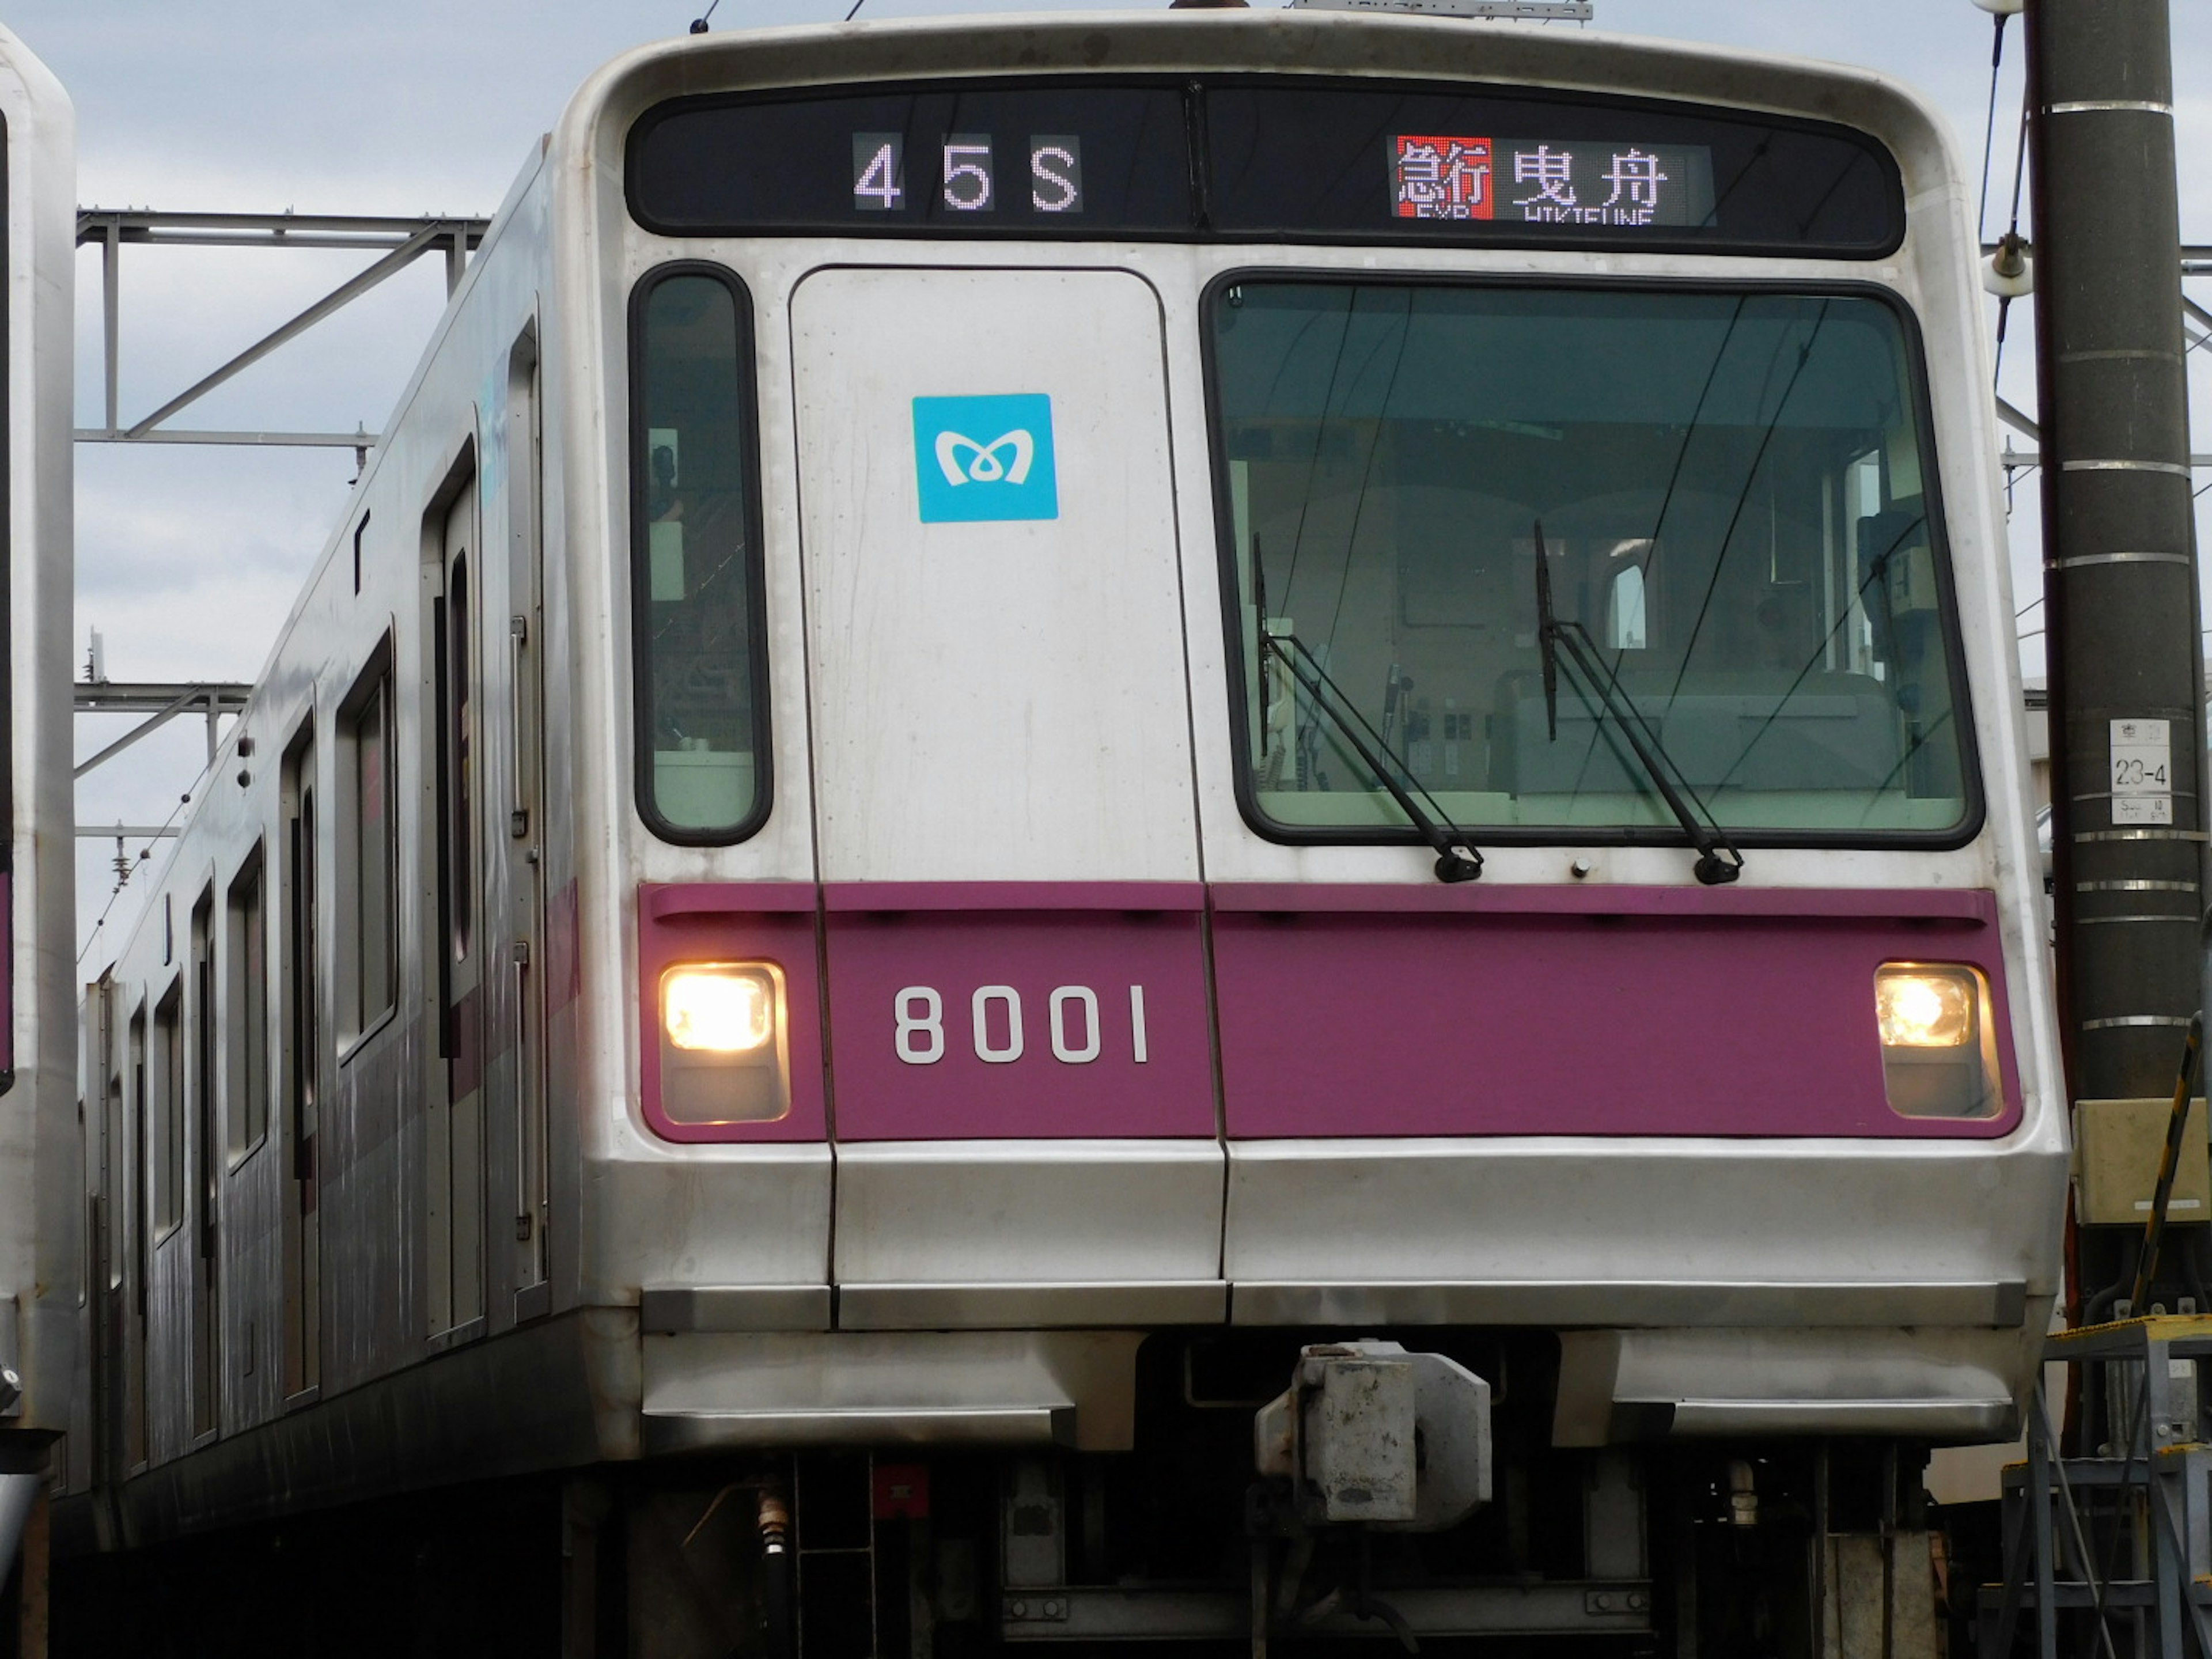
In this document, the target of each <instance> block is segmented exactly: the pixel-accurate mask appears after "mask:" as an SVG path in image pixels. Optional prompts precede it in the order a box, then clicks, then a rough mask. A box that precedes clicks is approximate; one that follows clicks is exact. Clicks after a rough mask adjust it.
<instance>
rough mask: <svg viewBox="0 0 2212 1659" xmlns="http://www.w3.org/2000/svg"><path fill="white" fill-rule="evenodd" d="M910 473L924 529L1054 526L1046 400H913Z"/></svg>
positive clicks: (1056, 512) (1032, 396)
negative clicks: (1025, 522)
mask: <svg viewBox="0 0 2212 1659" xmlns="http://www.w3.org/2000/svg"><path fill="white" fill-rule="evenodd" d="M914 471H915V495H916V497H917V499H918V501H919V503H920V506H921V521H922V522H923V523H924V524H963V523H964V524H974V523H981V522H984V521H987V520H1010V519H1056V518H1058V517H1059V516H1060V483H1059V478H1058V477H1057V475H1056V473H1055V472H1054V466H1053V453H1052V399H1051V398H1048V397H1047V396H1045V395H1044V394H1043V393H1042V392H1017V393H1013V394H1012V395H1009V396H1006V397H999V398H915V400H914Z"/></svg>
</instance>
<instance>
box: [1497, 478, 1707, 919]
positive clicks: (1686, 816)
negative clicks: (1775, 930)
mask: <svg viewBox="0 0 2212 1659" xmlns="http://www.w3.org/2000/svg"><path fill="white" fill-rule="evenodd" d="M1561 647H1565V651H1566V653H1567V661H1568V664H1569V665H1570V666H1571V667H1572V668H1573V669H1574V671H1575V672H1576V673H1577V675H1579V676H1580V677H1581V678H1582V679H1583V682H1584V683H1585V684H1588V685H1589V688H1590V690H1591V692H1592V693H1593V694H1594V695H1595V696H1596V698H1597V700H1598V702H1599V703H1600V704H1601V707H1602V708H1603V709H1604V712H1605V713H1606V714H1610V715H1611V716H1612V717H1613V726H1614V729H1615V730H1617V731H1618V732H1620V735H1621V736H1622V737H1624V738H1626V739H1627V740H1628V746H1629V747H1630V748H1631V749H1632V750H1635V752H1636V758H1637V761H1638V763H1639V764H1641V765H1642V767H1643V768H1644V775H1646V776H1648V777H1649V778H1650V780H1651V783H1652V787H1654V788H1655V789H1656V790H1657V791H1658V793H1659V799H1661V800H1662V801H1664V802H1665V803H1666V804H1667V810H1668V811H1670V812H1672V813H1673V814H1674V821H1675V822H1676V823H1680V825H1681V826H1682V831H1683V833H1684V834H1685V835H1686V836H1689V838H1690V844H1691V845H1692V846H1693V847H1695V848H1697V849H1698V862H1697V864H1696V866H1694V868H1693V869H1692V872H1691V873H1692V874H1693V875H1695V876H1696V877H1697V878H1698V879H1699V881H1701V882H1703V883H1704V884H1705V885H1706V886H1708V887H1721V886H1725V885H1726V884H1728V883H1729V882H1732V881H1734V880H1735V878H1737V877H1738V876H1740V875H1741V874H1742V873H1743V854H1742V853H1741V852H1740V851H1738V850H1737V848H1736V845H1735V842H1732V841H1730V840H1729V836H1728V831H1727V830H1725V829H1722V828H1721V826H1720V821H1719V820H1718V819H1717V818H1716V817H1713V814H1712V810H1711V808H1710V807H1708V806H1707V805H1705V802H1704V801H1703V800H1702V799H1699V795H1698V792H1697V791H1696V790H1695V789H1693V788H1692V787H1691V786H1690V781H1689V779H1688V778H1687V777H1686V776H1684V775H1683V773H1682V769H1681V768H1680V766H1678V765H1677V764H1675V762H1674V757H1673V756H1671V755H1669V754H1668V752H1667V749H1666V745H1665V744H1662V743H1661V742H1660V741H1659V734H1658V733H1657V732H1655V731H1653V730H1652V729H1651V724H1650V721H1649V720H1645V719H1644V714H1643V711H1642V710H1640V709H1639V708H1637V706H1636V704H1635V702H1633V701H1632V699H1631V698H1630V697H1629V696H1628V694H1627V693H1626V692H1625V691H1623V690H1621V689H1620V676H1619V673H1618V671H1616V670H1614V669H1612V668H1609V667H1607V666H1606V665H1605V664H1604V663H1603V662H1602V661H1601V659H1600V657H1599V653H1598V649H1597V645H1596V642H1595V641H1593V640H1592V639H1591V638H1590V636H1589V629H1587V628H1585V627H1583V624H1582V623H1579V622H1561V621H1560V620H1559V618H1558V617H1556V616H1554V615H1553V612H1552V573H1551V570H1550V568H1549V566H1548V563H1547V560H1546V558H1545V555H1544V526H1543V521H1542V520H1538V521H1537V523H1536V648H1537V651H1538V653H1539V654H1540V655H1541V658H1542V659H1543V665H1544V718H1545V720H1546V722H1547V725H1548V726H1549V728H1550V732H1551V738H1552V741H1553V742H1554V743H1556V742H1558V741H1559V690H1558V662H1559V650H1560V648H1561ZM1692 801H1696V802H1697V808H1696V810H1695V811H1692V809H1691V805H1690V803H1691V802H1692ZM1723 855H1725V856H1723Z"/></svg>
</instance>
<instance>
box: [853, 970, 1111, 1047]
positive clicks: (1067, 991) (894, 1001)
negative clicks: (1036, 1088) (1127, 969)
mask: <svg viewBox="0 0 2212 1659" xmlns="http://www.w3.org/2000/svg"><path fill="white" fill-rule="evenodd" d="M968 1025H969V1033H970V1035H971V1036H972V1039H973V1042H974V1044H975V1058H976V1059H978V1060H981V1061H983V1062H984V1063H985V1064H986V1065H990V1066H1006V1065H1011V1064H1012V1062H1013V1061H1015V1060H1019V1059H1020V1058H1021V1057H1022V1055H1023V1054H1024V1052H1025V1050H1026V1048H1027V1040H1026V1037H1025V1036H1024V1029H1023V1017H1022V994H1021V993H1020V992H1019V991H1017V990H1016V989H1015V988H1014V987H1012V986H1011V985H979V986H977V987H975V993H974V994H972V995H971V996H969V999H968ZM1044 1026H1045V1033H1046V1035H1047V1036H1048V1037H1049V1038H1050V1040H1051V1043H1052V1057H1053V1058H1054V1060H1059V1061H1060V1063H1061V1064H1062V1065H1064V1066H1088V1065H1090V1064H1091V1062H1092V1061H1093V1060H1097V1058H1098V1057H1099V1055H1100V1054H1101V1053H1102V1052H1103V1050H1104V1048H1105V1036H1106V1033H1105V1026H1104V1024H1103V1022H1102V1021H1101V1020H1100V1018H1099V1014H1098V994H1097V992H1096V991H1094V990H1092V989H1091V987H1089V986H1088V985H1063V986H1060V987H1059V988H1057V989H1056V990H1054V992H1053V994H1051V995H1050V996H1049V997H1048V998H1047V999H1046V1000H1045V1018H1044ZM891 1046H892V1047H893V1048H896V1050H897V1051H898V1057H899V1058H900V1059H901V1060H904V1061H905V1062H906V1063H907V1064H908V1065H909V1066H934V1065H935V1064H937V1062H938V1061H939V1060H942V1059H944V1058H945V999H944V998H943V997H942V996H940V995H939V994H938V992H937V989H936V987H933V986H929V985H909V986H908V987H905V988H904V989H903V990H901V991H900V992H898V993H897V994H896V995H895V996H893V997H892V998H891ZM1129 1058H1130V1059H1131V1060H1133V1061H1135V1062H1136V1063H1137V1064H1138V1065H1139V1066H1142V1065H1143V1064H1145V1062H1146V1059H1147V1058H1148V1056H1147V1054H1146V1038H1145V987H1143V986H1141V985H1132V986H1131V987H1129Z"/></svg>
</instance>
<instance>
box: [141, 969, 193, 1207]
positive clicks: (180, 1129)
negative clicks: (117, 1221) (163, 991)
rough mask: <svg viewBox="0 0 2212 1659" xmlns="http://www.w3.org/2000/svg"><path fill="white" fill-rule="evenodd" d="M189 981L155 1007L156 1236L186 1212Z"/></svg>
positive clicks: (153, 1183)
mask: <svg viewBox="0 0 2212 1659" xmlns="http://www.w3.org/2000/svg"><path fill="white" fill-rule="evenodd" d="M184 1016H185V984H184V980H183V978H182V977H181V976H179V978H178V980H177V981H176V982H175V983H173V984H172V985H171V986H170V987H169V989H168V994H167V995H166V996H164V997H163V998H162V999H161V1002H160V1003H159V1004H158V1005H157V1006H155V1010H154V1067H153V1069H154V1079H153V1082H154V1094H155V1098H154V1102H153V1110H152V1112H151V1113H150V1116H151V1118H152V1120H153V1130H154V1135H153V1144H152V1146H151V1147H150V1148H149V1152H150V1153H151V1162H152V1164H153V1169H152V1170H151V1171H150V1172H149V1173H150V1175H151V1177H152V1179H151V1182H149V1184H150V1185H151V1186H152V1188H153V1189H154V1237H155V1241H156V1242H159V1241H160V1240H161V1239H165V1238H167V1237H168V1236H169V1235H170V1234H171V1233H173V1232H174V1231H176V1230H177V1228H178V1227H179V1225H181V1224H182V1223H183V1221H184V1218H185V1030H184Z"/></svg>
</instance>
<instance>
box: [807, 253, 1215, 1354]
mask: <svg viewBox="0 0 2212 1659" xmlns="http://www.w3.org/2000/svg"><path fill="white" fill-rule="evenodd" d="M792 330H793V359H794V364H793V368H794V375H795V380H796V389H797V403H798V441H799V477H800V494H801V510H802V515H803V518H802V532H801V534H802V562H803V564H804V567H805V583H806V599H807V620H808V629H809V641H808V647H809V653H810V663H809V667H810V675H809V684H810V688H811V708H810V709H809V714H810V717H811V733H812V740H813V744H814V757H813V758H814V777H815V790H816V804H817V805H816V810H817V825H818V835H819V858H820V869H821V872H822V880H823V888H824V902H825V907H826V922H827V926H826V934H825V943H824V948H825V951H826V955H827V962H828V989H829V1035H830V1047H831V1055H832V1068H831V1070H832V1076H833V1077H834V1079H835V1086H836V1099H835V1103H834V1104H835V1113H836V1117H835V1121H836V1139H837V1142H838V1162H837V1206H838V1207H837V1220H836V1261H835V1263H834V1271H835V1273H836V1277H837V1279H838V1281H839V1283H840V1284H841V1285H842V1287H843V1288H842V1291H841V1302H840V1314H839V1319H840V1322H841V1323H842V1324H846V1325H852V1326H869V1325H878V1326H896V1325H901V1324H908V1323H931V1322H935V1323H945V1322H951V1323H962V1322H990V1321H992V1320H994V1319H998V1318H1006V1317H1037V1318H1042V1319H1043V1320H1044V1321H1045V1322H1054V1321H1055V1320H1058V1319H1060V1318H1062V1317H1066V1318H1068V1319H1070V1320H1073V1319H1076V1318H1079V1317H1080V1316H1083V1315H1082V1314H1081V1313H1080V1312H1079V1308H1089V1307H1091V1304H1086V1303H1084V1301H1083V1297H1084V1296H1085V1295H1086V1294H1091V1293H1093V1292H1096V1293H1097V1295H1103V1296H1105V1297H1109V1299H1110V1298H1112V1297H1120V1298H1121V1299H1120V1300H1113V1301H1111V1306H1112V1308H1113V1309H1114V1310H1116V1311H1115V1316H1128V1317H1144V1316H1152V1313H1148V1312H1147V1311H1146V1310H1152V1312H1158V1309H1159V1308H1160V1307H1161V1306H1162V1305H1164V1304H1163V1303H1162V1297H1166V1298H1167V1300H1169V1301H1173V1300H1174V1299H1175V1297H1176V1295H1177V1294H1178V1293H1188V1294H1185V1295H1184V1297H1183V1299H1184V1301H1185V1302H1188V1300H1189V1297H1190V1296H1191V1295H1194V1296H1195V1297H1197V1299H1198V1302H1199V1304H1201V1305H1203V1306H1205V1307H1211V1308H1213V1309H1214V1310H1215V1316H1218V1294H1217V1291H1218V1255H1219V1232H1220V1228H1219V1223H1220V1182H1221V1163H1220V1158H1221V1154H1220V1152H1219V1149H1218V1144H1217V1142H1216V1140H1215V1138H1214V1137H1215V1110H1214V1099H1213V1090H1212V1062H1211V1048H1210V1043H1209V1037H1208V1031H1207V1022H1206V992H1205V975H1204V956H1203V946H1202V940H1201V931H1200V924H1201V916H1202V906H1201V897H1200V894H1201V889H1200V867H1199V859H1198V835H1197V817H1196V808H1195V805H1194V799H1193V792H1192V780H1191V758H1190V708H1189V702H1188V690H1187V674H1186V671H1185V667H1184V654H1183V642H1182V612H1181V608H1180V606H1181V590H1180V585H1179V582H1178V580H1177V574H1176V572H1177V555H1176V532H1175V515H1174V491H1173V485H1172V481H1171V477H1170V468H1169V440H1168V424H1167V391H1166V373H1165V366H1164V357H1163V349H1162V331H1161V316H1160V306H1159V301H1158V296H1157V295H1155V294H1154V293H1153V291H1152V289H1151V287H1150V286H1149V285H1148V284H1147V283H1146V282H1145V281H1144V280H1143V279H1142V278H1140V277H1139V276H1135V275H1133V274H1131V273H1128V272H1126V271H1113V270H1034V271H1024V270H881V269H878V270H853V269H843V270H823V271H817V272H816V273H815V274H813V275H811V276H808V277H807V278H806V279H805V281H804V282H803V283H800V285H799V288H798V289H797V292H796V294H795V295H794V298H793V306H792ZM982 1216H988V1217H989V1218H991V1225H989V1226H987V1227H979V1226H978V1225H976V1222H977V1218H979V1217H982ZM1074 1281H1083V1282H1084V1286H1085V1288H1084V1289H1083V1290H1081V1291H1069V1292H1068V1293H1066V1294H1062V1293H1060V1292H1061V1291H1066V1290H1067V1287H1069V1286H1070V1285H1073V1282H1074ZM1024 1285H1026V1286H1027V1287H1028V1288H1027V1289H1026V1290H1023V1289H1021V1288H1020V1287H1021V1286H1024ZM1055 1287H1058V1288H1055ZM1133 1287H1146V1288H1145V1289H1143V1290H1141V1291H1139V1290H1134V1289H1133ZM1156 1292H1157V1293H1158V1294H1155V1293H1156ZM1132 1295H1134V1296H1135V1297H1136V1299H1135V1300H1132V1299H1130V1298H1131V1296H1132ZM1009 1297H1012V1300H1010V1299H1009ZM1093 1299H1094V1301H1095V1300H1096V1297H1095V1296H1094V1298H1093ZM1032 1304H1034V1307H1035V1310H1034V1311H1032ZM1106 1305H1107V1304H1105V1303H1099V1304H1097V1308H1096V1309H1092V1310H1091V1311H1092V1313H1094V1314H1096V1315H1097V1316H1105V1315H1104V1314H1103V1313H1102V1312H1099V1311H1098V1310H1099V1309H1103V1308H1104V1307H1105V1306H1106ZM1124 1310H1126V1312H1125V1311H1124Z"/></svg>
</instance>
